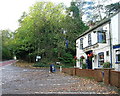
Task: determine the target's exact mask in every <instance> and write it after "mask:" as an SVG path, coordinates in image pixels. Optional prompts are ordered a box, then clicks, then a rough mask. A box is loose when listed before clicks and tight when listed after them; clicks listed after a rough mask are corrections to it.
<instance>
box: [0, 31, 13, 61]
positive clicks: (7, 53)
mask: <svg viewBox="0 0 120 96" xmlns="http://www.w3.org/2000/svg"><path fill="white" fill-rule="evenodd" d="M0 32H1V33H2V48H1V49H2V50H1V51H2V59H3V60H9V59H13V48H12V44H11V41H12V36H13V34H12V32H10V31H9V30H0Z"/></svg>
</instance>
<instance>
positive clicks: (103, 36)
mask: <svg viewBox="0 0 120 96" xmlns="http://www.w3.org/2000/svg"><path fill="white" fill-rule="evenodd" d="M105 33H106V31H105V30H102V31H98V43H106V34H105Z"/></svg>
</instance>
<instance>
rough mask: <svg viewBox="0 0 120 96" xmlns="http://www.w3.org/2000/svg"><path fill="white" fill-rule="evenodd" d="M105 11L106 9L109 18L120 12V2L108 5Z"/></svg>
mask: <svg viewBox="0 0 120 96" xmlns="http://www.w3.org/2000/svg"><path fill="white" fill-rule="evenodd" d="M105 9H106V15H108V16H109V15H111V14H113V13H115V12H117V11H119V10H120V2H117V3H113V4H110V5H107V6H105Z"/></svg>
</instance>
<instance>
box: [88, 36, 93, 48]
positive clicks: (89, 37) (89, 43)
mask: <svg viewBox="0 0 120 96" xmlns="http://www.w3.org/2000/svg"><path fill="white" fill-rule="evenodd" d="M90 45H92V42H91V34H88V46H90Z"/></svg>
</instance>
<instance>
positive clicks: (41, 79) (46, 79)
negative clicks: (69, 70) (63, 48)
mask: <svg viewBox="0 0 120 96" xmlns="http://www.w3.org/2000/svg"><path fill="white" fill-rule="evenodd" d="M51 93H56V94H63V93H64V94H116V92H115V91H114V89H111V88H110V87H108V86H103V85H102V86H101V85H100V84H98V83H97V82H96V81H94V80H90V79H85V78H78V77H74V76H69V75H66V74H63V73H60V72H56V73H49V69H48V68H39V69H30V68H20V67H16V66H13V65H11V64H7V65H5V66H2V94H51Z"/></svg>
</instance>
